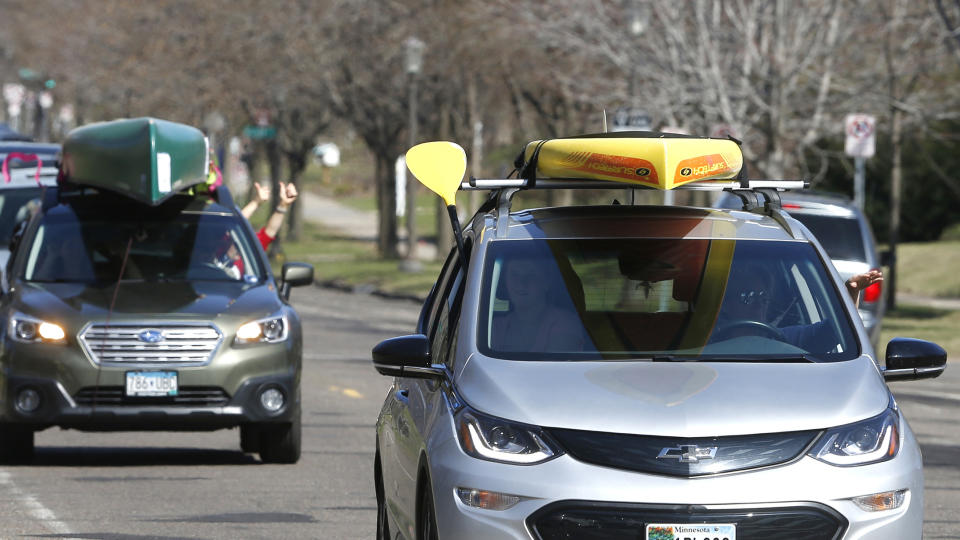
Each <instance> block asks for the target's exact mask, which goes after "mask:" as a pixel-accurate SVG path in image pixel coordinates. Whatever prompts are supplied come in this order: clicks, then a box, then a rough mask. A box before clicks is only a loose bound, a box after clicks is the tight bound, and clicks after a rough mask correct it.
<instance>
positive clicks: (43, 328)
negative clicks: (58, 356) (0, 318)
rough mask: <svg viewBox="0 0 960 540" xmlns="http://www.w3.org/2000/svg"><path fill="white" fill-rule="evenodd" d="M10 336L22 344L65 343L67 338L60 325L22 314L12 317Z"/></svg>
mask: <svg viewBox="0 0 960 540" xmlns="http://www.w3.org/2000/svg"><path fill="white" fill-rule="evenodd" d="M9 334H10V336H11V337H13V339H14V340H16V341H19V342H21V343H65V342H66V337H67V334H66V332H64V331H63V327H61V326H60V325H58V324H54V323H52V322H47V321H42V320H40V319H36V318H33V317H28V316H27V315H24V314H22V313H17V314H15V315H14V316H13V317H10V331H9Z"/></svg>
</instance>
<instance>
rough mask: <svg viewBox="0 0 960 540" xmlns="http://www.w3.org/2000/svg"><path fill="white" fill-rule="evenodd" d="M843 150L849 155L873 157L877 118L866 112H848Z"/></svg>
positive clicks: (875, 143) (875, 146)
mask: <svg viewBox="0 0 960 540" xmlns="http://www.w3.org/2000/svg"><path fill="white" fill-rule="evenodd" d="M845 131H846V134H847V139H846V144H845V145H844V151H845V152H846V153H847V155H848V156H850V157H856V158H869V157H873V154H874V153H876V148H877V135H876V131H877V119H876V118H875V117H873V116H870V115H868V114H848V115H847V120H846V129H845Z"/></svg>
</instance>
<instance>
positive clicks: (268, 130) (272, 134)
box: [243, 126, 277, 140]
mask: <svg viewBox="0 0 960 540" xmlns="http://www.w3.org/2000/svg"><path fill="white" fill-rule="evenodd" d="M243 134H244V135H245V136H246V137H249V138H251V139H254V140H266V139H273V138H276V136H277V128H275V127H273V126H245V127H244V128H243Z"/></svg>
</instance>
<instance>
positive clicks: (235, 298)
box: [11, 281, 280, 326]
mask: <svg viewBox="0 0 960 540" xmlns="http://www.w3.org/2000/svg"><path fill="white" fill-rule="evenodd" d="M115 291H116V298H114V292H115ZM13 294H14V295H15V296H14V298H13V299H12V301H11V303H12V307H13V309H14V310H17V311H21V312H23V313H25V314H27V315H31V316H34V317H37V318H40V319H55V320H59V321H63V322H67V323H70V322H73V323H76V324H77V325H78V326H82V324H83V323H85V322H86V321H92V320H104V319H106V318H107V317H108V313H109V318H110V320H112V321H115V322H120V321H123V320H130V319H136V320H144V319H180V320H197V319H200V320H213V319H218V318H222V317H230V316H241V317H243V318H246V319H252V318H255V317H260V316H267V315H269V314H271V313H273V312H275V311H276V310H278V309H279V308H280V300H279V298H278V296H277V293H276V290H275V289H274V287H273V285H272V284H270V283H262V284H248V283H242V282H217V281H202V282H201V281H194V282H166V283H156V282H152V283H147V282H122V283H120V284H119V287H115V286H114V284H112V283H107V284H96V285H94V284H85V283H37V282H31V283H24V284H21V285H20V286H18V287H16V288H15V289H14V291H13ZM111 304H112V305H113V309H112V311H111V309H110V306H111Z"/></svg>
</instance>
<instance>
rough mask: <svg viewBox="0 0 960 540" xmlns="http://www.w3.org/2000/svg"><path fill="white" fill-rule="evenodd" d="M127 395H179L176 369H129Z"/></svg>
mask: <svg viewBox="0 0 960 540" xmlns="http://www.w3.org/2000/svg"><path fill="white" fill-rule="evenodd" d="M127 395H128V396H131V397H156V396H175V395H177V372H176V371H128V372H127Z"/></svg>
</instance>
